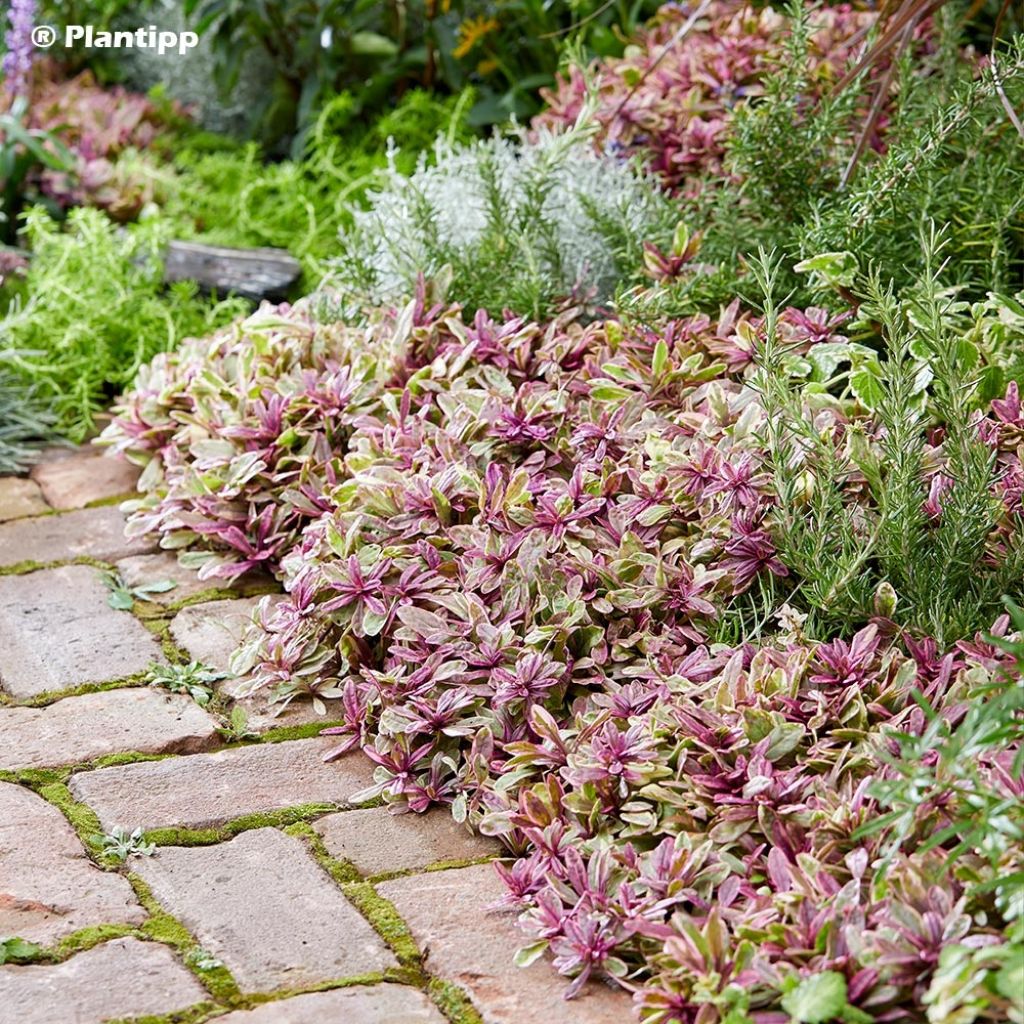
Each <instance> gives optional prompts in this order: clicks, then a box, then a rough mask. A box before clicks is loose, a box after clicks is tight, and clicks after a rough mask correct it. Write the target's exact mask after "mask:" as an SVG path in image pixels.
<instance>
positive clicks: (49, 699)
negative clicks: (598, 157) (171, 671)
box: [13, 672, 147, 708]
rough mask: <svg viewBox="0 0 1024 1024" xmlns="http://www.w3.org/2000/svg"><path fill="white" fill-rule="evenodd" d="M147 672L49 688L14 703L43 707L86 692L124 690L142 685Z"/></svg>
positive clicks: (16, 705)
mask: <svg viewBox="0 0 1024 1024" xmlns="http://www.w3.org/2000/svg"><path fill="white" fill-rule="evenodd" d="M146 675H147V673H145V672H136V673H135V674H134V675H131V676H124V677H123V678H121V679H111V680H108V681H107V682H104V683H82V684H81V685H79V686H69V687H68V688H67V689H66V690H47V691H46V692H45V693H38V694H36V695H35V696H33V697H26V698H25V699H24V700H19V701H17V702H15V703H14V705H13V706H14V707H21V708H43V707H47V706H48V705H50V704H56V703H57V701H59V700H64V698H65V697H81V696H82V695H83V694H86V693H104V692H105V691H107V690H123V689H125V688H126V687H129V686H140V685H141V684H142V683H144V682H145V680H146Z"/></svg>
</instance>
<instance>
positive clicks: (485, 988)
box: [377, 864, 631, 1024]
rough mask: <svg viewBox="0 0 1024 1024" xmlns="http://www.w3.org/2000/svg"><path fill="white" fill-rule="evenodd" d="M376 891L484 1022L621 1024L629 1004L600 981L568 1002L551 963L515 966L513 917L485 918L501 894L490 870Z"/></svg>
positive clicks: (385, 885)
mask: <svg viewBox="0 0 1024 1024" xmlns="http://www.w3.org/2000/svg"><path fill="white" fill-rule="evenodd" d="M377 891H378V892H379V893H380V894H381V895H382V896H384V897H385V898H386V899H389V900H391V902H392V903H394V905H395V906H396V908H397V909H398V912H399V914H400V915H401V916H402V917H403V918H404V919H405V921H406V923H407V924H408V925H409V927H410V928H411V929H412V933H413V936H414V938H415V939H416V941H417V942H418V944H419V946H420V948H421V949H424V950H426V951H427V957H426V966H427V969H428V970H429V971H431V972H432V973H435V974H438V975H440V976H441V977H442V978H447V979H449V980H450V981H454V982H456V983H457V984H459V985H462V986H463V987H464V988H465V989H466V990H467V991H468V992H469V994H470V997H471V998H472V1000H473V1004H474V1005H475V1006H476V1008H477V1010H478V1011H479V1012H480V1015H481V1016H482V1017H483V1019H484V1021H485V1024H551V1022H553V1021H558V1022H559V1024H624V1022H626V1021H628V1020H630V1017H631V1014H630V999H629V997H628V996H627V995H626V994H625V993H624V992H615V991H613V990H611V989H609V988H607V987H606V986H604V985H601V984H599V983H597V982H594V983H590V984H588V985H587V986H585V987H584V989H583V991H582V992H581V993H580V995H579V996H578V997H577V998H576V999H573V1000H571V1001H568V1002H567V1001H566V1000H565V999H564V998H563V993H564V992H565V989H566V987H567V985H568V984H569V982H568V979H566V978H559V977H558V976H557V975H556V974H555V973H554V971H553V970H552V969H551V965H550V964H547V963H543V962H537V963H534V964H532V965H531V966H530V967H527V968H525V969H523V968H519V967H516V966H515V965H514V964H513V962H512V954H513V952H514V951H515V950H516V949H517V948H518V947H519V946H522V945H524V944H525V941H526V939H525V936H524V934H523V933H522V932H520V931H519V930H518V929H517V927H516V925H515V919H514V916H512V915H508V914H499V913H494V912H492V913H487V912H486V908H487V906H488V905H489V904H491V903H493V902H494V901H495V900H497V899H498V898H499V897H500V896H501V895H502V894H503V887H502V885H501V881H500V879H499V878H498V876H497V874H496V872H495V871H494V869H493V868H492V867H491V866H490V865H489V864H479V865H476V866H474V867H468V868H453V869H452V870H450V871H437V872H431V873H430V874H426V875H412V876H409V877H406V878H396V879H394V880H393V881H390V882H382V883H381V884H380V885H378V886H377Z"/></svg>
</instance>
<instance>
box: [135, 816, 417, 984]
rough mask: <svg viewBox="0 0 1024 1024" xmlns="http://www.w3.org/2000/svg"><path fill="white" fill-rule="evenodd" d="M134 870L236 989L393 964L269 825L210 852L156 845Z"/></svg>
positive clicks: (321, 876) (298, 848)
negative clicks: (219, 963) (225, 971)
mask: <svg viewBox="0 0 1024 1024" xmlns="http://www.w3.org/2000/svg"><path fill="white" fill-rule="evenodd" d="M135 870H136V871H138V873H139V875H141V877H142V878H143V879H144V880H145V882H146V883H147V884H148V885H149V886H150V888H151V889H152V891H153V895H154V896H156V898H157V899H158V900H159V901H160V902H161V903H162V904H163V905H164V906H165V907H166V908H167V909H168V910H169V911H170V912H171V913H172V914H173V915H174V916H175V917H176V918H178V920H180V921H181V922H182V923H183V924H184V925H185V927H186V928H188V929H189V930H190V931H191V932H192V933H193V934H194V935H195V936H196V937H197V938H198V939H199V941H200V942H201V943H202V945H203V948H204V949H207V950H209V951H210V952H211V953H213V955H214V956H216V957H218V958H219V959H220V960H222V961H223V962H224V964H225V966H226V967H227V968H228V970H230V971H231V973H232V975H233V976H234V978H235V980H236V981H237V982H238V983H239V985H240V986H241V987H242V989H243V990H245V991H268V990H272V989H280V988H300V987H303V986H308V985H315V984H317V983H319V982H324V981H330V980H332V979H334V978H346V977H355V976H357V975H360V974H367V973H370V972H372V971H383V970H385V969H387V968H388V967H397V966H398V964H397V961H396V960H395V958H394V956H393V954H392V953H391V952H390V951H389V950H388V949H387V947H386V946H385V945H384V943H383V941H382V940H381V938H380V937H379V936H378V935H377V933H376V932H375V931H374V930H373V929H372V928H371V927H370V926H369V924H367V922H366V921H365V920H364V919H363V918H362V917H361V916H360V915H359V913H358V912H357V911H356V909H355V908H354V907H353V906H352V905H351V904H350V903H349V902H348V901H347V900H346V899H345V897H344V896H342V894H341V893H340V892H339V890H338V888H337V887H336V886H335V885H334V883H333V882H332V881H331V878H330V876H329V875H327V874H326V873H325V872H324V871H323V870H322V869H321V867H320V866H319V865H318V864H317V863H316V861H315V860H313V858H312V856H311V855H310V854H309V853H308V852H307V850H306V848H305V847H304V846H303V844H302V842H301V841H300V840H298V839H295V838H293V837H291V836H286V835H285V834H284V833H283V832H279V831H278V830H277V829H273V828H262V829H257V830H255V831H253V832H243V833H242V834H241V835H239V836H237V837H236V838H235V839H232V840H230V842H226V843H221V844H220V845H219V846H198V847H162V848H161V849H160V850H159V851H158V852H157V853H156V855H155V856H153V857H151V858H148V859H146V860H144V861H140V863H139V865H138V867H137V868H136V869H135Z"/></svg>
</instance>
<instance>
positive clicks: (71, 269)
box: [0, 208, 248, 441]
mask: <svg viewBox="0 0 1024 1024" xmlns="http://www.w3.org/2000/svg"><path fill="white" fill-rule="evenodd" d="M168 235H169V225H168V224H167V223H166V222H165V221H163V220H161V219H159V218H156V219H154V220H152V221H148V222H146V223H142V224H139V225H137V226H135V227H133V228H131V229H125V228H120V227H117V226H116V225H114V224H113V223H112V222H111V221H109V220H108V219H107V218H106V217H105V216H104V215H103V214H102V213H101V212H99V211H98V210H92V209H86V208H80V209H75V210H72V211H71V213H70V214H69V215H68V220H67V224H66V225H61V224H58V223H57V222H56V221H54V220H52V219H51V218H50V217H49V216H48V215H47V214H46V212H45V211H43V210H42V209H38V208H37V209H34V210H30V211H29V213H28V214H27V216H26V221H25V236H26V241H27V243H28V246H29V248H30V249H31V251H32V261H31V263H30V265H29V269H28V272H27V278H26V283H25V289H24V293H23V301H22V300H21V299H22V297H18V298H16V299H15V301H14V302H13V303H12V305H11V307H10V308H9V309H8V310H7V313H6V315H5V316H4V317H3V319H2V320H0V359H3V360H4V361H5V362H6V363H7V365H8V366H9V369H10V371H11V372H12V373H13V374H15V376H16V379H18V380H20V381H21V382H23V385H24V386H26V387H28V386H29V385H31V386H32V387H33V388H34V389H35V393H36V395H37V396H38V399H39V401H40V402H42V403H44V404H45V405H46V407H47V408H48V409H49V410H50V412H51V413H52V415H53V420H54V424H53V425H54V427H55V429H56V430H57V431H59V432H60V433H61V434H63V435H64V436H66V437H69V438H71V439H72V440H74V441H81V440H84V439H85V438H86V437H87V436H88V435H89V434H90V433H91V431H92V430H93V425H94V421H95V416H96V414H97V413H99V412H101V411H102V410H104V409H105V408H106V407H107V406H108V405H109V404H110V401H111V400H112V399H113V397H114V396H115V395H116V394H118V393H119V392H120V391H121V390H123V389H124V388H125V387H127V386H128V385H129V384H130V383H131V381H132V380H133V379H134V377H135V374H136V373H137V372H138V370H139V367H140V366H142V365H143V364H144V363H145V362H147V361H148V360H149V359H151V358H152V357H153V356H154V355H155V354H156V353H157V352H163V351H168V350H170V349H173V348H174V347H175V346H176V345H177V344H178V342H179V341H181V340H182V339H183V338H185V337H189V336H194V335H198V336H201V335H203V334H207V333H208V332H210V331H211V330H213V329H215V328H216V327H218V326H220V325H222V324H224V323H227V322H228V321H230V320H232V319H234V318H235V317H237V316H239V315H241V314H242V313H243V312H244V311H245V310H246V309H247V308H248V307H247V304H246V303H245V302H243V301H242V300H240V299H226V300H223V301H215V302H210V301H207V300H205V299H203V298H201V297H200V296H199V294H198V291H197V288H196V286H195V285H194V284H191V283H187V282H186V283H178V284H173V285H171V286H169V287H168V288H166V289H165V288H164V285H163V280H162V265H161V259H160V253H161V249H162V246H163V244H164V243H165V242H166V241H167V238H168Z"/></svg>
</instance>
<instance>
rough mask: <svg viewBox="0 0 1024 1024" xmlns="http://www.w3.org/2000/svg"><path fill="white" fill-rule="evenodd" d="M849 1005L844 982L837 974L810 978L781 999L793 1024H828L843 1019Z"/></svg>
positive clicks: (824, 972)
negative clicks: (839, 1018) (838, 1018)
mask: <svg viewBox="0 0 1024 1024" xmlns="http://www.w3.org/2000/svg"><path fill="white" fill-rule="evenodd" d="M848 1005H849V1004H848V1003H847V1000H846V979H845V978H844V977H843V976H842V975H841V974H840V973H839V972H838V971H823V972H822V973H821V974H812V975H811V977H809V978H804V980H803V981H801V982H800V984H799V985H797V986H796V988H794V989H792V990H791V991H789V992H787V993H786V994H785V995H784V996H783V997H782V1008H783V1009H784V1010H785V1011H786V1013H788V1014H789V1016H790V1020H791V1021H792V1022H793V1024H828V1021H832V1020H835V1019H836V1018H837V1017H842V1016H843V1015H844V1011H845V1010H846V1009H847V1007H848Z"/></svg>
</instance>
